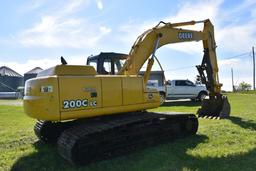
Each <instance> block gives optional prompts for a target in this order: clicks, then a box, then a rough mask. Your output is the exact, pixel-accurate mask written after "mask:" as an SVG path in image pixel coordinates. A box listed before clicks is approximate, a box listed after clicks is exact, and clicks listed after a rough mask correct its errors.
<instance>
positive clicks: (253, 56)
mask: <svg viewBox="0 0 256 171" xmlns="http://www.w3.org/2000/svg"><path fill="white" fill-rule="evenodd" d="M252 60H253V90H255V54H254V46H253V47H252Z"/></svg>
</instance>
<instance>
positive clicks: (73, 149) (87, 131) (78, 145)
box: [57, 112, 198, 164]
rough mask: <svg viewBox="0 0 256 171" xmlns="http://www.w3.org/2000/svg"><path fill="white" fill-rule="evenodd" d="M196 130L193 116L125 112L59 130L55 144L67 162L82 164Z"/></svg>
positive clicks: (195, 121) (196, 123)
mask: <svg viewBox="0 0 256 171" xmlns="http://www.w3.org/2000/svg"><path fill="white" fill-rule="evenodd" d="M197 129H198V120H197V118H196V116H195V115H193V114H173V113H152V112H143V113H142V112H139V113H128V114H122V115H114V116H107V117H102V118H99V119H97V118H96V119H89V120H85V121H83V122H78V123H77V124H74V125H72V126H71V127H69V128H67V129H65V130H63V132H62V133H61V135H60V136H59V138H58V142H57V145H58V151H59V154H60V155H61V156H62V157H63V158H65V159H66V160H68V161H69V162H70V163H72V164H86V163H89V162H93V161H98V160H102V159H106V158H109V157H114V156H118V155H123V154H125V153H128V152H131V151H134V150H137V149H140V148H145V147H147V146H149V145H153V144H156V143H159V142H163V141H170V140H172V139H173V138H176V137H181V136H187V135H193V134H195V133H196V132H197Z"/></svg>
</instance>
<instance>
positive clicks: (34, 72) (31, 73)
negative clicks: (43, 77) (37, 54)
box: [24, 67, 43, 85]
mask: <svg viewBox="0 0 256 171" xmlns="http://www.w3.org/2000/svg"><path fill="white" fill-rule="evenodd" d="M42 70H43V69H42V68H40V67H35V68H34V69H32V70H30V71H28V72H26V73H25V74H24V85H25V82H26V81H27V80H28V79H31V78H35V77H36V76H37V74H38V73H39V72H41V71H42Z"/></svg>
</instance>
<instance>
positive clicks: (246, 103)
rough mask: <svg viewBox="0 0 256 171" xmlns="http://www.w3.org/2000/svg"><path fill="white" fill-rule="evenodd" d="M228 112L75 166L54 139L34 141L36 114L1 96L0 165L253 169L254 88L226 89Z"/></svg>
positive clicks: (172, 106)
mask: <svg viewBox="0 0 256 171" xmlns="http://www.w3.org/2000/svg"><path fill="white" fill-rule="evenodd" d="M228 97H229V100H230V102H231V106H232V117H231V118H230V119H226V120H207V119H199V124H200V126H199V131H198V133H197V135H195V136H192V137H187V138H183V139H178V140H175V141H173V142H170V143H166V144H162V145H158V146H154V147H149V148H147V149H145V150H142V151H138V152H134V153H132V154H129V155H126V156H122V157H118V158H114V159H109V160H105V161H101V162H97V163H92V164H89V165H87V166H83V167H75V166H72V165H70V164H69V163H67V162H66V161H65V160H63V159H62V158H61V157H59V156H58V153H57V150H56V147H55V146H54V145H46V144H42V143H40V142H38V140H37V138H36V137H35V135H34V133H33V125H34V122H35V120H33V119H30V118H29V117H27V116H26V115H25V114H24V112H23V108H22V106H17V105H12V103H6V101H0V118H1V119H0V137H1V138H0V170H90V171H91V170H97V171H119V170H123V171H136V170H149V171H158V170H159V171H165V170H239V171H240V170H256V94H228ZM199 105H200V104H199V103H195V102H172V103H171V102H169V103H166V104H165V105H164V106H163V107H160V108H158V109H155V111H177V112H192V113H195V112H196V110H197V108H198V107H199Z"/></svg>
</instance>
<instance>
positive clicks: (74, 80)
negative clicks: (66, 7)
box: [24, 65, 160, 121]
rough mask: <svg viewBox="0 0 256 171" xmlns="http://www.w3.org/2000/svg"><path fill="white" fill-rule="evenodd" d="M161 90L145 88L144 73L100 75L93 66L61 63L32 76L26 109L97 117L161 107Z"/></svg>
mask: <svg viewBox="0 0 256 171" xmlns="http://www.w3.org/2000/svg"><path fill="white" fill-rule="evenodd" d="M159 104H160V97H159V93H158V92H157V90H152V89H151V90H149V89H147V88H145V86H144V81H143V77H141V76H135V75H130V76H124V75H111V76H110V75H97V74H96V71H95V69H94V68H93V67H92V66H72V65H58V66H55V67H53V68H50V69H48V70H45V71H43V72H41V73H40V75H39V77H37V78H34V79H31V80H28V81H27V82H26V87H25V97H24V109H25V112H26V113H27V114H28V115H29V116H30V117H33V118H36V119H40V120H48V121H62V120H68V119H77V118H86V117H94V116H100V115H107V114H115V113H124V112H131V111H139V110H144V109H149V108H155V107H158V106H159Z"/></svg>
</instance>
